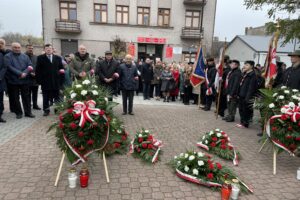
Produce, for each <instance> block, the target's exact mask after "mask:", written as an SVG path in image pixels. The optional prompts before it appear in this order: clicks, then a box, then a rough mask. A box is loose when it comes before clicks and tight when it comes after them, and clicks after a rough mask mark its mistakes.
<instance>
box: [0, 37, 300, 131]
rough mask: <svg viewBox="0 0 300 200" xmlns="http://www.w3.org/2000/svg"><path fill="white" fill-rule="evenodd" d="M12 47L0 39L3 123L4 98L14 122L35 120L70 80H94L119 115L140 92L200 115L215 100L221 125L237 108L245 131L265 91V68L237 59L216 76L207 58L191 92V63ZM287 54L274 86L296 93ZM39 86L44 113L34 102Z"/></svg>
mask: <svg viewBox="0 0 300 200" xmlns="http://www.w3.org/2000/svg"><path fill="white" fill-rule="evenodd" d="M11 47H12V48H11V50H10V49H5V40H3V39H0V122H5V120H4V119H3V118H2V114H3V110H4V105H3V97H4V93H6V94H7V96H8V98H9V109H10V112H13V113H15V114H16V118H17V119H20V118H22V117H23V113H24V115H25V117H30V118H34V117H35V116H34V115H33V114H32V112H31V110H32V109H35V110H41V109H43V111H44V116H48V115H49V114H50V107H51V106H52V105H53V104H54V103H57V102H59V101H61V100H62V98H63V96H62V95H61V91H63V90H64V89H65V88H66V87H69V86H71V84H72V81H73V80H75V79H77V80H80V79H85V78H86V77H88V76H95V77H96V80H97V83H98V84H99V85H102V86H104V87H106V88H107V89H108V90H109V91H110V92H111V97H109V100H112V97H113V96H117V95H119V94H122V104H123V115H126V114H130V115H133V114H134V113H133V98H134V95H135V94H136V95H138V94H139V93H143V98H144V100H145V101H147V100H150V99H151V98H153V99H154V100H156V101H160V100H162V101H163V102H166V103H167V102H170V101H181V102H182V103H183V104H184V105H189V104H190V103H191V102H192V103H193V104H196V105H199V107H201V108H202V109H203V110H204V111H210V110H211V106H212V104H213V102H214V101H215V102H216V103H218V105H219V106H217V107H218V115H220V116H222V117H223V120H225V121H226V122H234V121H235V116H236V112H237V109H238V110H239V114H240V120H241V121H240V123H239V124H237V126H238V127H245V128H247V127H248V126H249V124H250V122H251V120H252V117H253V102H254V99H255V98H256V97H257V96H259V92H258V89H259V88H262V87H265V82H264V76H263V73H264V68H263V67H261V66H260V65H259V64H257V65H255V63H254V62H253V61H251V60H248V61H245V62H244V64H243V66H240V61H239V60H236V59H230V58H229V57H228V56H225V57H224V63H225V66H224V70H223V75H222V77H217V76H216V75H217V67H216V59H215V58H207V59H206V61H205V74H206V77H205V78H206V80H205V82H204V83H203V84H201V85H200V86H199V87H193V86H192V85H191V82H190V79H191V76H192V74H193V67H194V63H192V62H189V63H180V62H179V63H176V62H172V63H169V64H168V63H165V62H162V61H161V60H159V59H158V60H156V61H153V60H151V59H150V58H146V59H145V62H141V61H134V60H133V57H132V56H131V55H126V56H125V58H124V59H123V60H116V59H114V58H113V55H112V52H111V51H106V52H105V57H104V58H99V59H98V60H96V61H95V60H94V59H92V58H91V57H90V55H89V53H88V52H87V49H86V47H85V46H83V45H80V46H79V48H78V52H76V53H74V54H69V55H64V56H60V55H57V54H56V52H55V49H54V48H53V46H52V45H51V44H46V45H44V52H42V53H41V55H38V56H37V55H34V53H33V52H34V51H33V50H34V49H33V46H32V45H30V44H29V45H26V52H24V53H22V52H21V45H20V44H19V43H13V44H12V45H11ZM289 55H290V56H291V61H292V67H289V68H287V69H286V67H284V63H282V62H279V61H278V62H277V72H278V74H277V76H276V79H275V80H274V83H273V87H278V86H281V85H285V86H287V87H290V88H292V89H300V52H299V51H295V52H294V53H291V54H289ZM216 79H217V80H216ZM216 84H217V85H218V87H217V85H216ZM39 85H40V86H41V91H42V96H43V105H42V108H40V107H39V105H38V101H37V98H38V91H39ZM218 92H219V93H220V94H218ZM20 96H21V100H22V105H23V109H22V106H21V103H20ZM218 97H219V98H218ZM218 101H219V102H218ZM226 110H228V111H226ZM225 113H226V115H225Z"/></svg>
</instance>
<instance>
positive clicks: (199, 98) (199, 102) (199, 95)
mask: <svg viewBox="0 0 300 200" xmlns="http://www.w3.org/2000/svg"><path fill="white" fill-rule="evenodd" d="M200 31H201V30H200ZM202 40H203V35H202V34H201V32H200V42H199V50H200V48H202V53H203V54H202V55H203V56H204V55H205V54H204V49H203V47H202ZM198 53H200V51H198ZM197 57H199V55H197ZM197 62H198V61H197ZM196 65H197V64H196ZM196 65H195V64H194V67H195V68H196ZM202 84H203V83H201V84H200V85H199V94H198V109H199V110H200V109H201V108H200V105H201V85H202Z"/></svg>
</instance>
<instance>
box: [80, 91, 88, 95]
mask: <svg viewBox="0 0 300 200" xmlns="http://www.w3.org/2000/svg"><path fill="white" fill-rule="evenodd" d="M87 93H88V92H87V91H86V90H82V91H81V93H80V94H81V95H82V96H85V95H86V94H87Z"/></svg>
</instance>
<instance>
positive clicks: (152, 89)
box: [149, 84, 154, 98]
mask: <svg viewBox="0 0 300 200" xmlns="http://www.w3.org/2000/svg"><path fill="white" fill-rule="evenodd" d="M153 92H154V84H151V85H150V89H149V97H150V98H153Z"/></svg>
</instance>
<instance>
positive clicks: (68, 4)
mask: <svg viewBox="0 0 300 200" xmlns="http://www.w3.org/2000/svg"><path fill="white" fill-rule="evenodd" d="M63 3H66V4H67V7H62V6H61V4H63ZM70 4H75V6H76V8H70ZM62 9H67V13H68V14H67V15H68V19H63V18H62V12H61V11H62ZM70 10H75V12H76V19H75V20H74V19H70ZM77 17H78V16H77V3H76V2H73V1H60V2H59V19H60V20H66V21H77Z"/></svg>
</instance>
